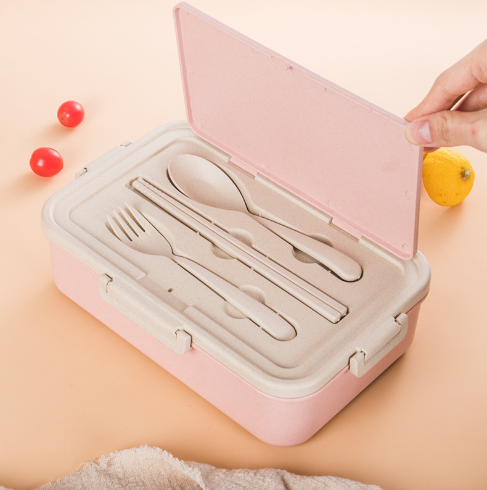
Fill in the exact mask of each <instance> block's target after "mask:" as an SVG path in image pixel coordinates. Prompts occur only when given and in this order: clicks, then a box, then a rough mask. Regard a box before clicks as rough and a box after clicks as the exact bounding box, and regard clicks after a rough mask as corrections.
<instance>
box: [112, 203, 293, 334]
mask: <svg viewBox="0 0 487 490" xmlns="http://www.w3.org/2000/svg"><path fill="white" fill-rule="evenodd" d="M125 206H126V210H124V209H123V208H119V210H118V212H117V211H114V212H113V216H107V221H108V224H109V227H110V228H111V231H112V232H113V234H114V235H115V236H116V237H117V238H118V239H119V240H120V241H121V242H122V243H124V244H125V245H127V246H128V247H130V248H131V249H133V250H136V251H138V252H141V253H145V254H149V255H159V256H164V257H168V258H170V259H171V260H173V261H174V262H176V263H177V264H178V265H179V266H180V267H182V268H183V269H185V270H186V271H187V272H189V273H190V274H192V275H193V276H194V277H196V278H197V279H199V280H200V281H201V282H202V283H203V284H205V285H206V286H208V287H209V288H210V289H212V290H213V291H214V292H215V293H217V294H218V295H220V296H221V297H222V298H223V299H225V300H226V301H228V302H229V303H230V304H231V305H232V306H234V307H235V308H237V310H239V311H240V312H241V313H243V314H244V315H245V316H246V317H247V318H249V319H250V320H252V321H253V322H254V323H256V324H257V325H258V326H259V327H261V328H262V329H263V330H265V331H266V332H267V333H268V334H269V335H271V336H272V337H274V338H275V339H277V340H291V339H293V338H294V337H295V336H296V331H295V330H294V328H293V327H292V326H291V324H290V323H288V322H287V321H286V320H284V318H282V317H281V316H279V315H278V314H277V313H276V312H275V311H273V310H271V309H270V308H268V307H267V306H266V305H265V304H262V303H261V302H260V301H257V300H256V299H254V298H252V297H251V296H249V295H248V294H246V293H244V292H243V291H241V290H240V289H239V288H238V287H236V286H234V285H233V284H231V283H230V282H228V281H227V280H225V279H223V278H221V277H220V276H218V275H216V274H215V273H213V272H211V271H210V270H208V269H206V268H205V267H203V266H201V265H199V264H198V263H196V262H195V261H193V260H191V259H188V258H186V257H181V256H180V255H175V254H174V252H173V249H174V246H173V244H171V243H170V241H169V239H168V238H167V237H166V236H165V235H163V234H162V233H161V232H160V231H159V230H158V229H157V228H156V227H155V226H154V225H153V224H152V223H151V222H150V221H149V220H148V219H147V218H146V217H145V216H144V215H143V214H142V213H140V212H139V211H137V210H136V209H135V208H133V207H132V206H129V205H128V204H126V205H125Z"/></svg>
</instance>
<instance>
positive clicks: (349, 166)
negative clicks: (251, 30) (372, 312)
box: [174, 3, 422, 259]
mask: <svg viewBox="0 0 487 490" xmlns="http://www.w3.org/2000/svg"><path fill="white" fill-rule="evenodd" d="M174 15H175V21H176V30H177V38H178V47H179V57H180V63H181V72H182V78H183V85H184V94H185V100H186V111H187V116H188V121H189V123H190V125H191V127H192V128H193V130H194V131H195V133H196V134H198V135H199V136H200V137H202V138H204V139H205V140H206V141H208V142H210V143H212V144H213V145H215V146H217V147H219V148H221V149H222V150H223V151H225V152H226V153H228V154H230V155H231V156H232V161H234V162H235V163H237V164H238V165H240V166H241V167H242V168H244V169H245V170H247V171H249V172H251V173H253V174H254V175H255V174H257V173H260V174H261V175H264V176H266V177H267V178H269V179H271V180H273V181H274V182H276V183H278V184H280V185H281V186H282V187H284V188H286V189H288V190H290V191H292V192H293V193H294V194H296V195H297V196H299V197H301V198H302V199H304V200H306V201H308V202H309V203H311V204H313V205H314V206H316V207H317V208H319V209H321V210H323V211H324V212H326V213H327V214H329V215H330V216H332V217H333V222H334V223H335V224H337V225H338V226H341V227H342V228H343V229H345V230H346V231H348V232H349V233H351V234H353V235H355V236H357V237H360V236H362V235H364V236H365V237H367V238H369V239H370V240H372V241H374V242H375V243H377V244H378V245H380V246H382V247H384V248H385V249H387V250H389V251H390V252H392V253H394V254H395V255H397V256H399V257H401V258H404V259H410V258H411V257H413V256H414V254H415V253H416V246H417V225H418V212H419V188H420V187H419V186H420V182H421V179H420V178H421V173H420V172H421V163H422V148H420V147H417V146H414V145H411V144H410V143H408V141H407V140H406V138H405V137H404V127H405V125H406V121H405V120H404V119H402V118H399V117H397V116H394V115H393V114H390V113H388V112H387V111H384V110H383V109H380V108H379V107H377V106H375V105H373V104H371V103H370V102H367V101H365V100H363V99H361V98H360V97H358V96H356V95H354V94H352V93H350V92H348V91H346V90H345V89H343V88H340V87H338V86H337V85H335V84H333V83H331V82H329V81H328V80H325V79H324V78H322V77H320V76H318V75H316V74H314V73H312V72H310V71H308V70H306V69H305V68H302V67H301V66H299V65H297V64H296V63H293V62H292V61H290V60H288V59H286V58H284V57H282V56H280V55H278V54H277V53H274V52H273V51H271V50H269V49H267V48H265V47H264V46H261V45H260V44H258V43H256V42H255V41H252V40H251V39H249V38H247V37H245V36H243V35H242V34H240V33H238V32H236V31H234V30H232V29H230V28H229V27H227V26H225V25H224V24H221V23H220V22H218V21H216V20H214V19H213V18H211V17H209V16H207V15H205V14H204V13H202V12H200V11H199V10H197V9H195V8H194V7H192V6H190V5H188V4H186V3H180V4H178V5H176V7H175V10H174Z"/></svg>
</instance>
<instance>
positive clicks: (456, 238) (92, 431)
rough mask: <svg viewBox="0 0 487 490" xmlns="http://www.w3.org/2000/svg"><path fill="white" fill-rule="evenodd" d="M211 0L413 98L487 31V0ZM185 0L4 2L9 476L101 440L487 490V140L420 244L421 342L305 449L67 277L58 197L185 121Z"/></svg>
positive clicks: (426, 213)
mask: <svg viewBox="0 0 487 490" xmlns="http://www.w3.org/2000/svg"><path fill="white" fill-rule="evenodd" d="M174 3H175V2H174ZM193 4H194V5H195V6H196V7H198V8H200V9H201V10H203V11H205V12H207V13H208V14H210V15H212V16H214V17H216V18H217V19H219V20H221V21H222V22H224V23H226V24H228V25H230V26H231V27H233V28H235V29H237V30H239V31H240V32H242V33H244V34H246V35H248V36H249V37H251V38H253V39H255V40H257V41H259V42H261V43H262V44H264V45H266V46H268V47H269V48H271V49H273V50H275V51H277V52H279V53H281V54H283V55H284V56H286V57H288V58H290V59H292V60H294V61H296V62H298V63H300V64H301V65H303V66H305V67H307V68H309V69H310V70H312V71H315V72H317V73H318V74H320V75H323V76H324V77H325V78H329V79H330V80H331V81H333V82H335V83H337V84H339V85H341V86H343V87H345V88H347V89H349V90H351V91H352V92H355V93H356V94H358V95H360V96H362V97H364V98H366V99H368V100H370V101H371V102H374V103H375V104H377V105H379V106H381V107H383V108H384V109H387V110H389V111H391V112H393V113H395V114H398V115H403V114H405V113H406V112H407V111H408V110H409V109H410V108H411V107H412V106H413V105H415V104H416V103H417V102H419V100H420V99H421V98H422V96H423V95H424V94H425V93H426V91H427V90H428V89H429V87H430V85H431V83H432V82H433V80H434V78H435V77H436V75H437V74H439V72H440V71H442V70H443V69H445V68H446V67H448V66H449V65H451V64H452V63H454V62H455V61H456V60H457V59H459V58H460V57H462V56H463V55H464V54H466V52H467V51H469V50H470V49H471V48H472V47H473V46H475V45H476V44H478V43H479V42H481V41H482V40H483V39H484V38H485V36H486V33H485V32H486V31H485V18H486V16H487V4H486V3H485V2H484V1H482V2H480V1H468V0H466V1H463V2H458V1H455V2H454V1H447V0H445V1H444V2H437V1H435V0H424V1H422V2H419V1H417V0H413V1H410V2H396V1H392V2H391V1H385V0H384V1H383V0H380V1H379V0H371V1H369V2H362V1H359V0H356V1H350V0H345V1H343V2H340V3H339V2H322V1H318V0H316V1H310V0H302V1H300V2H292V1H280V2H277V1H267V0H263V1H262V0H261V1H256V0H255V1H254V0H249V1H248V2H239V3H237V2H228V1H223V0H219V1H216V0H214V1H210V0H196V1H194V2H193ZM440 5H441V7H440ZM172 6H173V2H168V1H166V0H146V1H144V2H137V3H135V2H119V1H115V0H99V1H96V2H95V1H94V0H85V1H84V2H74V1H65V0H57V1H51V0H45V1H44V2H34V1H33V0H30V1H24V2H6V1H4V2H2V4H1V6H0V63H1V64H0V66H1V76H0V94H1V95H0V97H1V98H0V101H1V105H0V143H1V144H0V156H1V159H0V160H1V165H2V167H1V168H2V171H3V178H2V179H1V181H0V220H1V221H0V224H1V229H2V241H1V244H0V251H1V254H0V257H1V258H0V260H1V271H2V278H1V281H0V298H1V299H0V301H1V303H0V312H1V320H0V402H1V403H0V485H5V486H7V487H12V488H15V489H27V488H33V487H36V486H39V485H41V484H42V483H45V482H47V481H49V480H54V479H57V478H59V477H61V476H64V475H66V474H68V473H70V472H73V471H75V470H76V469H77V468H78V466H79V465H80V464H81V463H82V462H84V461H88V460H91V459H93V458H96V457H97V456H100V455H102V454H108V453H110V452H111V451H114V450H119V449H124V448H130V447H134V446H139V445H141V444H148V445H154V446H159V447H161V448H163V449H167V450H168V451H170V452H171V453H172V454H174V455H175V456H176V457H178V458H182V459H186V460H196V461H199V462H202V463H209V464H212V465H216V466H220V467H225V468H244V467H247V468H262V467H280V468H284V469H286V470H288V471H292V472H295V473H300V474H309V475H311V474H331V475H336V476H341V477H347V478H351V479H354V480H358V481H362V482H364V483H375V484H377V485H380V486H381V487H383V488H384V490H409V489H415V490H440V489H441V490H450V489H451V490H453V489H455V490H456V489H459V488H468V489H469V490H484V489H485V488H486V486H487V467H486V466H485V460H486V459H487V422H486V415H485V414H486V413H487V367H486V363H485V361H484V359H485V345H486V344H487V328H486V322H485V314H484V304H485V293H486V287H485V283H484V281H485V277H487V259H486V255H485V253H486V246H485V243H486V241H487V231H486V229H487V156H486V155H484V154H482V153H479V152H477V151H474V150H471V149H468V148H461V151H463V152H464V153H465V154H466V155H467V157H468V158H469V159H470V160H471V162H472V164H473V166H474V168H475V171H476V182H475V185H474V188H473V191H472V193H471V195H470V196H469V197H468V198H467V200H466V201H465V202H464V203H463V204H461V205H459V206H457V207H455V208H452V209H445V208H442V207H439V206H437V205H436V204H434V203H433V202H432V201H430V200H429V198H428V197H427V195H426V194H425V193H424V192H423V194H422V202H421V215H420V235H419V249H420V250H421V251H422V252H423V253H424V254H425V255H426V257H427V258H428V260H429V262H430V264H431V268H432V274H433V276H432V284H431V292H430V294H429V296H428V298H427V300H426V301H425V302H424V304H423V306H422V309H421V315H420V318H419V323H418V328H417V333H416V337H415V340H414V342H413V344H412V346H411V348H410V349H409V350H408V351H407V353H406V354H405V355H404V356H403V357H402V358H401V359H400V360H399V361H398V362H396V363H395V364H394V365H393V366H392V367H391V368H390V369H388V370H387V371H386V372H385V373H384V374H383V375H381V376H380V377H379V379H377V380H376V381H375V382H374V383H373V384H372V385H371V386H369V387H368V388H367V389H366V390H365V391H364V392H363V393H362V394H361V395H359V396H358V397H357V398H356V399H355V400H354V401H352V403H351V404H350V405H348V406H347V407H346V408H345V409H344V410H343V411H342V412H341V413H339V414H338V415H337V416H336V417H335V418H334V419H333V420H332V421H331V422H329V423H328V424H327V425H326V426H325V428H324V429H322V430H321V431H319V432H318V433H317V434H316V435H315V436H314V437H313V438H312V439H311V440H309V441H308V442H306V443H304V444H302V445H300V446H297V447H293V448H276V447H272V446H268V445H266V444H264V443H262V442H260V441H258V440H257V439H256V438H255V437H253V436H252V435H250V434H249V433H248V432H247V431H245V430H244V429H243V428H241V427H240V426H238V425H237V424H236V423H235V422H233V421H231V420H230V419H229V418H228V417H226V416H224V415H222V414H221V413H220V412H219V411H218V410H216V409H215V408H214V407H213V406H212V405H210V404H209V403H208V402H206V401H204V400H203V399H202V398H201V397H199V396H198V395H196V394H195V393H194V392H192V391H191V390H190V389H189V388H187V387H186V386H184V385H183V384H182V383H180V382H179V381H177V380H176V379H175V378H173V377H172V376H171V375H170V374H168V373H167V372H165V371H164V370H162V369H161V368H159V367H158V366H157V365H156V364H155V363H154V362H152V361H151V360H150V359H148V358H147V357H145V356H144V355H143V354H141V353H140V352H138V351H137V350H136V349H135V348H134V347H132V346H131V345H130V344H128V343H127V342H126V341H124V340H123V339H121V338H120V337H119V336H117V335H116V334H114V333H113V332H112V331H111V330H109V329H108V328H106V327H105V326H103V324H101V323H100V322H99V321H97V320H95V319H94V318H93V317H92V316H90V315H89V314H88V313H87V312H85V311H84V310H82V309H81V308H80V307H78V306H77V305H76V304H74V303H73V302H72V301H70V300H69V299H68V298H66V297H65V296H63V295H62V294H61V293H60V292H59V291H58V290H57V289H56V287H55V286H54V283H53V280H52V274H51V270H50V267H51V266H50V260H49V247H48V243H47V241H46V240H45V239H44V237H43V235H42V232H41V229H40V210H41V207H42V204H43V203H44V201H45V200H46V199H47V198H48V197H49V196H50V195H51V194H52V193H54V192H55V191H56V190H58V189H59V188H61V187H62V186H64V185H65V184H67V183H68V182H70V181H71V180H72V178H73V175H74V173H75V172H76V171H77V170H79V169H80V168H82V167H83V166H84V165H86V164H87V163H88V162H90V161H91V160H93V159H94V158H96V157H97V156H99V155H101V154H102V153H103V152H105V151H106V150H108V149H110V148H111V147H113V146H115V145H116V144H119V143H121V142H122V141H124V140H125V139H131V140H135V139H137V138H138V137H140V136H142V135H144V134H146V133H147V132H149V131H150V130H151V129H153V128H155V127H156V126H158V125H159V124H161V123H163V122H167V121H171V120H174V119H181V118H184V104H183V95H182V89H181V82H180V77H179V66H178V57H177V50H176V44H175V36H174V29H173V20H172V11H171V10H172ZM68 99H74V100H78V101H79V102H81V103H82V104H83V105H84V107H85V110H86V117H85V120H84V121H83V123H82V124H81V126H79V127H78V128H74V129H68V128H64V127H62V126H61V125H60V124H59V123H58V122H57V119H56V111H57V108H58V106H59V105H60V104H61V103H62V102H64V101H65V100H68ZM39 146H52V147H54V148H56V149H57V150H58V151H59V152H60V153H61V154H62V155H63V157H64V160H65V168H64V170H63V171H62V172H61V173H60V174H59V175H57V176H56V177H54V178H52V179H41V178H40V177H37V176H35V175H34V174H32V172H31V171H30V168H29V158H30V155H31V153H32V151H33V150H34V149H35V148H37V147H39Z"/></svg>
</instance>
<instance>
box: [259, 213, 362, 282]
mask: <svg viewBox="0 0 487 490" xmlns="http://www.w3.org/2000/svg"><path fill="white" fill-rule="evenodd" d="M252 217H253V218H254V219H255V220H256V221H258V222H259V223H260V224H261V225H262V226H264V227H265V228H267V229H268V230H270V231H272V232H273V233H275V234H276V235H277V236H280V237H281V238H282V239H283V240H285V241H286V242H289V243H290V244H291V245H292V246H293V247H296V248H297V249H299V250H301V251H302V252H304V253H305V254H308V255H309V256H310V257H313V259H315V260H317V261H318V262H320V263H321V264H323V265H324V266H326V267H327V268H328V269H331V270H332V271H333V272H334V273H335V274H336V275H337V276H339V277H341V278H342V279H343V280H344V281H356V280H357V279H360V277H361V276H362V267H360V264H358V262H356V261H355V260H354V259H352V258H351V257H348V256H347V255H345V254H344V253H343V252H340V250H337V249H336V248H333V247H331V246H330V245H327V244H326V243H323V242H320V241H319V240H316V239H314V238H312V237H310V236H308V235H304V234H303V233H300V232H299V231H295V230H293V229H291V228H288V227H287V226H283V225H281V224H279V223H275V222H274V221H270V220H268V219H265V218H261V217H260V216H252Z"/></svg>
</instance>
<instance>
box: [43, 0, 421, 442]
mask: <svg viewBox="0 0 487 490" xmlns="http://www.w3.org/2000/svg"><path fill="white" fill-rule="evenodd" d="M174 13H175V21H176V30H177V37H178V46H179V54H180V61H181V70H182V78H183V88H184V91H185V98H186V108H187V113H188V122H186V121H176V122H171V123H167V124H165V125H163V126H160V127H159V128H157V129H155V130H154V131H152V132H151V133H149V134H148V135H146V136H145V137H143V138H141V139H140V140H138V141H136V142H134V143H131V142H130V141H127V142H125V143H123V144H121V145H120V146H117V147H115V148H113V149H112V150H110V151H109V152H108V153H106V154H105V155H103V156H101V157H100V158H98V159H97V160H95V161H94V162H92V163H91V164H89V165H87V166H86V167H85V168H83V169H82V170H81V171H80V172H78V174H77V177H78V178H77V179H75V181H74V182H72V183H71V184H69V185H68V186H66V187H65V188H63V189H61V190H60V191H59V192H57V193H56V194H55V195H54V196H52V197H51V198H50V200H49V201H48V202H47V203H46V205H45V206H44V209H43V215H42V217H43V229H44V232H45V234H46V236H47V238H48V240H49V242H50V247H51V258H52V265H53V274H54V279H55V282H56V284H57V286H58V287H59V289H60V290H61V291H63V292H64V293H65V294H66V295H68V296H69V297H70V298H72V299H73V300H74V301H76V302H77V303H78V304H79V305H80V306H82V307H83V308H85V309H86V310H88V311H89V312H91V313H92V314H93V315H94V316H96V317H97V318H98V319H100V320H101V321H102V322H103V323H105V324H106V325H108V326H109V327H110V328H112V329H113V330H114V331H115V332H117V333H118V334H119V335H121V336H122V337H123V338H125V339H126V340H127V341H129V342H130V343H132V344H133V345H134V346H135V347H137V348H138V349H139V350H141V351H142V352H144V353H145V354H146V355H148V356H149V357H150V358H151V359H153V360H154V361H155V362H157V363H158V364H160V365H161V366H162V367H164V368H165V369H167V370H168V371H169V372H171V373H172V374H174V375H175V376H176V377H177V378H179V379H180V380H181V381H183V382H184V383H186V384H187V385H188V386H190V387H191V388H192V389H194V390H195V391H196V392H198V393H199V394H201V395H202V396H203V397H205V398H206V399H207V400H209V401H210V402H211V403H213V404H214V405H215V406H216V407H218V408H219V409H220V410H222V411H223V412H224V413H226V414H227V415H229V416H230V417H232V418H233V419H234V420H235V421H237V422H238V423H239V424H241V425H242V426H243V427H245V428H246V429H247V430H249V431H250V432H251V433H253V434H254V435H255V436H257V437H258V438H260V439H261V440H263V441H265V442H268V443H270V444H275V445H282V446H289V445H295V444H299V443H302V442H304V441H306V440H307V439H309V438H310V437H311V436H312V435H313V434H314V433H315V432H316V431H318V430H319V429H320V428H321V427H322V426H323V425H324V424H325V423H326V422H327V421H328V420H330V419H331V418H332V417H333V416H334V415H335V414H336V413H337V412H338V411H340V410H341V409H342V408H343V407H344V406H345V405H346V404H347V403H349V402H350V401H351V400H352V399H353V398H354V397H355V396H356V395H357V394H358V393H359V392H360V391H362V390H363V389H364V388H365V387H366V386H367V385H368V384H370V383H371V382H372V381H373V380H374V379H375V378H376V377H377V376H378V375H379V374H380V373H381V372H383V371H384V369H386V368H387V367H388V366H389V365H390V364H391V363H392V362H394V361H395V360H396V359H397V358H398V357H399V356H400V355H402V354H403V353H404V352H405V350H406V349H407V348H408V347H409V345H410V344H411V342H412V339H413V336H414V331H415V327H416V322H417V318H418V313H419V307H420V303H421V301H422V300H423V299H424V298H425V296H426V294H427V291H428V287H429V281H430V271H429V266H428V263H427V261H426V259H425V258H424V257H423V256H422V255H421V253H420V252H417V250H416V242H417V219H418V205H419V191H418V189H419V182H420V175H421V174H420V170H421V156H422V152H421V148H416V147H414V146H412V145H410V144H409V143H408V142H407V141H406V140H405V138H404V136H403V131H404V126H405V121H404V120H402V119H400V118H398V117H395V116H393V115H391V114H389V113H387V112H386V111H383V110H381V109H380V108H378V107H376V106H374V105H373V104H370V103H368V102H366V101H364V100H362V99H360V98H358V97H356V96H354V95H353V94H350V93H349V92H347V91H345V90H343V89H341V88H340V87H337V86H335V85H333V84H332V83H331V82H328V81H327V80H324V79H322V78H320V77H318V76H317V75H314V74H312V73H311V72H308V71H307V70H305V69H304V68H302V67H299V66H298V65H296V64H294V63H292V62H291V61H289V60H287V59H285V58H283V57H281V56H280V55H277V54H276V53H274V52H272V51H270V50H267V49H266V48H264V47H262V46H260V45H258V44H257V43H255V42H253V41H251V40H249V39H248V38H245V37H244V36H242V35H240V34H238V33H236V32H235V31H232V30H231V29H229V28H228V27H226V26H224V25H222V24H220V23H218V22H217V21H215V20H214V19H211V18H210V17H208V16H206V15H205V14H203V13H201V12H199V11H198V10H196V9H194V8H193V7H191V6H189V5H187V4H184V3H183V4H178V5H177V6H176V7H175V10H174ZM384 141H385V142H387V143H383V142H384ZM188 156H189V159H188ZM181 158H186V159H187V161H188V162H193V161H194V162H205V163H204V164H205V165H210V167H207V168H208V169H210V170H215V172H217V175H219V174H220V173H221V174H222V175H223V176H226V177H225V178H228V179H229V180H228V182H229V183H230V186H232V185H234V186H235V189H236V191H237V193H236V194H235V195H236V197H237V200H238V201H239V200H240V197H241V198H242V203H243V208H242V209H240V210H238V211H237V210H235V209H224V208H226V207H229V206H228V205H227V204H228V201H229V199H227V198H226V197H225V196H226V194H225V193H224V190H223V188H220V189H219V188H218V187H215V183H214V181H212V180H210V177H209V175H210V173H211V172H209V171H207V170H206V167H204V168H205V170H203V171H202V172H201V174H198V172H197V171H196V170H195V171H194V172H193V170H192V169H193V167H189V168H190V171H186V172H185V173H183V174H180V175H177V179H178V181H176V180H177V179H176V178H175V174H174V172H173V169H175V168H176V167H175V165H176V163H175V162H177V161H178V159H180V160H181ZM198 159H199V160H198ZM194 168H196V167H194ZM184 186H190V188H191V189H193V190H194V192H195V194H194V195H186V194H187V192H186V194H185V193H183V192H184V189H182V188H184ZM180 189H181V190H180ZM235 189H233V190H235ZM220 191H221V192H220ZM222 196H223V198H222ZM208 202H210V204H212V205H209V204H208ZM239 202H240V201H239ZM239 205H240V204H239ZM251 211H252V212H251ZM259 215H261V216H262V217H265V219H260V220H259V218H256V216H259ZM273 220H274V221H273ZM267 221H271V223H270V224H269V223H268V222H267ZM274 222H277V223H281V225H282V224H283V223H284V225H285V226H286V227H287V228H286V229H292V230H294V232H295V233H294V234H293V235H292V236H293V237H294V238H296V237H297V238H296V240H298V241H299V240H305V238H306V237H307V238H310V239H312V240H311V242H310V243H312V245H313V246H315V245H316V247H318V248H319V250H320V251H321V253H323V254H325V255H326V254H327V253H328V252H329V253H330V256H332V254H333V253H335V254H336V253H339V254H343V255H339V256H342V257H344V260H348V261H349V262H350V263H353V264H356V265H357V264H358V265H357V267H358V270H359V271H360V272H359V273H358V274H356V276H353V277H352V278H350V277H348V278H347V279H344V278H343V277H342V273H341V272H337V270H338V269H336V270H335V269H334V267H335V266H334V265H333V260H332V261H331V263H332V265H331V266H330V264H329V263H328V262H327V263H326V264H323V263H322V262H320V260H317V259H316V257H313V256H312V254H313V253H312V252H310V251H309V250H307V252H309V253H306V252H304V251H303V250H300V249H299V248H298V247H297V246H296V240H295V239H294V238H293V240H294V241H293V240H291V239H287V238H286V239H284V238H282V237H281V236H278V234H276V232H275V231H273V228H272V226H273V223H274ZM269 227H270V228H269ZM149 235H151V237H152V238H151V239H152V240H155V242H156V246H155V247H153V248H152V249H149V248H148V243H149ZM154 237H156V238H154ZM303 243H304V242H303ZM302 248H304V246H303V247H302ZM310 254H311V255H310ZM356 270H357V269H355V271H356ZM214 275H216V277H217V279H215V278H214ZM215 281H216V282H215Z"/></svg>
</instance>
